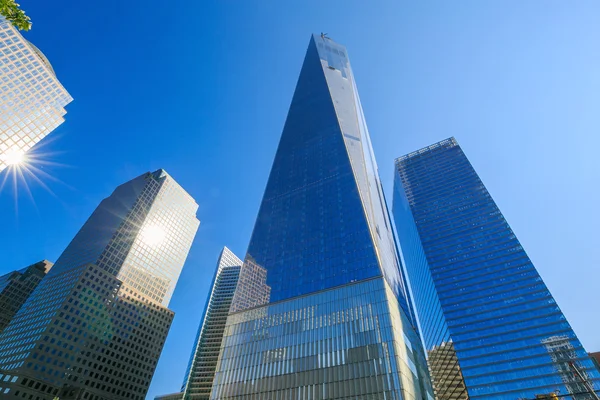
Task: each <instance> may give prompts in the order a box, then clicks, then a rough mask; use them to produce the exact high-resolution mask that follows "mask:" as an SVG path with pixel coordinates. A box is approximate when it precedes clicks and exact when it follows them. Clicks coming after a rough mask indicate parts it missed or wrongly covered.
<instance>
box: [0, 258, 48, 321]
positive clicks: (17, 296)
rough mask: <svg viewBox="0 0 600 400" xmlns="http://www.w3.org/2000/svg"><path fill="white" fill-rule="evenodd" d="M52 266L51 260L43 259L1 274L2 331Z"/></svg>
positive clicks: (0, 306) (0, 317)
mask: <svg viewBox="0 0 600 400" xmlns="http://www.w3.org/2000/svg"><path fill="white" fill-rule="evenodd" d="M51 267H52V263H51V262H50V261H47V260H43V261H40V262H37V263H35V264H32V265H30V266H28V267H25V268H23V269H20V270H18V271H13V272H9V273H8V274H6V275H3V276H0V333H2V331H3V330H4V328H6V326H7V325H8V323H9V322H10V321H11V320H12V318H13V317H14V316H15V314H16V313H17V311H19V309H20V308H21V306H22V305H23V304H24V303H25V301H26V300H27V298H28V297H29V295H30V294H31V292H33V290H34V289H35V288H36V287H37V285H38V284H39V283H40V281H41V280H42V278H43V277H44V276H46V273H48V271H49V270H50V268H51Z"/></svg>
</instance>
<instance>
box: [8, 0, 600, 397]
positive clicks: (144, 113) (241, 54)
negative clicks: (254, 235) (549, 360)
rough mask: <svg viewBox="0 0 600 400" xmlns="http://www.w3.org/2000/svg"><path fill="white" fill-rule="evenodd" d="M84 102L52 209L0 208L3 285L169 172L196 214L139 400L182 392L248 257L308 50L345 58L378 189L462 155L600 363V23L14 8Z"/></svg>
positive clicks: (87, 5) (58, 145)
mask: <svg viewBox="0 0 600 400" xmlns="http://www.w3.org/2000/svg"><path fill="white" fill-rule="evenodd" d="M20 3H22V6H23V7H24V8H25V9H26V10H27V12H28V13H29V14H30V16H31V18H32V20H33V29H32V31H31V32H30V33H27V34H26V37H27V38H28V39H29V40H31V41H32V42H33V43H34V44H35V45H36V46H38V47H39V48H40V49H41V50H42V51H43V52H44V53H45V54H46V56H47V57H48V58H49V60H50V61H51V63H52V64H53V66H54V69H55V70H56V73H57V74H58V77H59V79H60V80H61V81H62V83H63V84H64V86H65V87H66V88H67V89H68V90H69V92H70V93H71V95H72V96H73V97H74V99H75V100H74V101H73V103H71V104H70V105H69V106H68V107H67V111H68V114H67V116H66V118H67V121H66V123H65V124H63V125H62V126H61V127H60V128H59V129H58V130H57V131H56V132H55V133H53V134H52V135H50V136H49V137H48V138H47V139H48V140H44V141H43V142H42V143H40V144H41V145H42V146H40V149H39V152H40V153H45V156H44V157H45V158H46V159H48V160H49V161H55V162H59V163H62V164H65V165H66V166H47V167H44V169H45V171H47V172H48V173H50V174H52V175H53V176H55V177H56V178H57V179H59V180H60V181H62V182H63V183H59V182H54V181H48V180H46V182H47V184H48V186H49V187H50V189H51V190H52V192H53V193H54V195H55V196H53V195H51V194H50V193H49V192H48V191H46V190H45V189H44V188H43V187H41V186H40V185H39V184H35V183H33V182H31V186H32V188H31V191H32V197H33V200H31V199H30V198H29V197H27V196H25V195H23V194H24V193H22V192H21V193H20V195H19V197H18V198H17V205H18V209H17V207H16V205H15V196H14V193H13V192H12V191H11V190H8V189H6V188H5V189H4V190H3V191H2V192H1V193H0V225H1V226H2V229H0V243H1V248H0V250H1V254H2V262H1V263H0V273H5V272H8V271H10V270H14V269H17V268H21V267H23V266H25V265H28V264H30V263H33V262H35V261H38V260H40V259H43V258H47V259H49V260H52V261H54V260H56V259H57V257H58V256H59V254H60V253H61V251H62V250H63V249H64V248H65V247H66V245H67V244H68V242H69V241H70V240H71V238H72V237H73V236H74V234H75V233H76V232H77V230H78V229H79V228H80V227H81V225H82V224H83V222H84V221H85V220H86V219H87V217H88V216H89V215H90V213H91V212H92V211H93V209H94V208H95V207H96V206H97V205H98V203H99V202H100V200H101V199H103V198H104V197H106V196H108V195H109V194H110V192H111V191H112V190H113V189H114V188H115V187H116V186H117V185H118V184H120V183H123V182H125V181H127V180H129V179H131V178H133V177H135V176H137V175H139V174H141V173H143V172H145V171H153V170H155V169H158V168H164V169H166V170H167V171H168V172H169V173H170V174H171V175H172V176H173V177H174V178H175V179H176V180H177V181H178V182H179V183H180V184H181V185H183V187H185V188H186V189H187V190H188V192H189V193H190V194H191V195H192V196H194V198H195V199H196V201H197V202H198V204H199V205H200V208H199V210H198V217H199V219H200V220H201V225H200V229H199V231H198V235H197V236H196V240H195V243H194V246H193V248H192V251H191V252H190V256H189V258H188V261H187V264H186V266H185V268H184V270H183V273H182V276H181V279H180V281H179V285H178V287H177V290H176V291H175V295H174V297H173V300H172V301H171V305H170V307H171V308H172V309H173V310H174V311H175V312H176V317H175V321H174V323H173V326H172V328H171V332H170V334H169V338H168V340H167V343H166V346H165V348H164V351H163V354H162V357H161V360H160V362H159V365H158V368H157V370H156V374H155V376H154V380H153V383H152V386H151V388H150V392H149V394H148V398H149V399H152V398H153V397H154V395H157V394H162V393H168V392H175V391H177V390H178V389H179V386H180V384H181V380H182V378H183V373H184V370H185V367H186V364H187V361H188V357H189V355H190V351H191V346H192V342H193V340H194V336H195V333H196V329H197V327H198V323H199V319H200V316H201V313H202V308H203V306H204V301H205V299H206V293H207V290H208V287H209V284H210V280H211V278H212V275H213V272H214V267H215V262H216V259H217V256H218V253H219V251H220V249H221V247H222V246H223V245H227V246H229V247H230V248H231V249H232V250H233V251H234V252H236V253H237V254H238V255H239V256H240V257H243V256H244V252H245V250H246V247H247V244H248V241H249V238H250V234H251V231H252V227H253V224H254V220H255V218H256V213H257V211H258V206H259V202H260V199H261V197H262V192H263V190H264V186H265V184H266V180H267V177H268V173H269V169H270V166H271V163H272V160H273V157H274V154H275V150H276V146H277V143H278V140H279V136H280V133H281V129H282V126H283V123H284V119H285V116H286V113H287V108H288V106H289V103H290V101H291V97H292V93H293V90H294V86H295V83H296V79H297V77H298V74H299V71H300V67H301V63H302V59H303V57H304V52H305V50H306V47H307V45H308V40H309V37H310V34H311V33H313V32H317V33H319V32H321V31H324V32H328V33H329V35H330V36H331V37H332V38H334V39H335V40H336V41H338V42H340V43H342V44H345V45H346V46H347V47H348V53H349V56H350V60H351V63H352V65H353V69H354V73H355V76H356V79H357V82H358V87H359V91H360V94H361V100H362V104H363V107H364V109H365V114H366V117H367V121H368V124H369V129H370V132H371V135H372V141H373V145H374V148H375V153H376V157H377V160H378V163H379V167H380V173H381V176H382V179H383V181H384V185H385V188H386V192H387V193H388V195H390V194H391V193H392V191H391V183H392V173H393V160H394V158H395V157H397V156H400V155H402V154H405V153H407V152H410V151H413V150H416V149H418V148H421V147H423V146H426V145H429V144H431V143H433V142H436V141H438V140H441V139H444V138H447V137H449V136H455V137H456V138H457V139H458V141H459V142H460V144H461V145H462V147H463V149H464V150H465V151H466V153H467V155H468V156H469V158H470V159H471V162H472V163H473V164H474V166H475V169H476V170H477V171H478V172H479V174H480V175H481V177H482V179H483V181H484V182H485V184H486V185H487V187H488V189H489V190H490V192H491V193H492V196H493V197H494V198H495V200H496V201H497V202H498V204H499V206H500V209H501V210H502V211H503V212H504V214H505V216H506V218H507V219H508V221H509V223H510V224H511V225H512V227H513V228H514V230H515V231H516V233H517V235H518V237H519V238H520V240H521V242H522V243H523V245H524V247H525V249H526V250H527V251H528V253H529V255H530V256H531V258H532V259H533V261H534V264H535V265H536V266H537V268H538V269H539V271H540V273H541V275H542V276H543V278H544V279H545V281H546V283H547V284H548V286H549V287H550V289H551V291H552V293H553V294H554V296H555V297H556V299H557V301H558V303H559V305H560V306H561V307H562V309H563V311H564V312H565V314H566V315H567V318H568V319H569V320H570V322H571V324H572V325H573V327H574V329H575V331H576V332H577V334H578V335H579V337H580V338H581V339H582V341H583V344H584V346H586V348H587V349H588V350H600V336H599V335H598V329H599V328H600V319H598V312H597V309H598V307H597V306H598V300H597V299H598V285H599V278H600V272H599V271H600V269H599V266H600V255H599V254H600V253H599V252H598V250H597V249H598V243H599V239H600V235H599V234H598V226H600V216H599V213H598V204H600V189H599V186H598V183H599V182H600V161H599V157H598V156H597V154H598V148H600V112H599V111H598V110H599V109H600V51H598V50H599V48H600V47H599V43H600V24H599V23H598V21H599V20H600V3H599V2H598V1H596V0H590V1H577V2H565V1H558V0H539V1H534V0H530V1H506V0H501V1H480V0H473V1H437V2H433V1H418V2H417V1H387V2H383V1H348V0H346V1H343V2H342V1H334V0H329V1H298V2H293V1H263V2H254V1H242V0H235V1H234V0H222V1H192V0H185V1H178V2H165V1H160V2H159V1H156V0H144V1H141V0H134V1H126V2H123V1H116V0H108V1H103V2H94V1H81V0H62V1H61V0H52V1H34V0H21V1H20Z"/></svg>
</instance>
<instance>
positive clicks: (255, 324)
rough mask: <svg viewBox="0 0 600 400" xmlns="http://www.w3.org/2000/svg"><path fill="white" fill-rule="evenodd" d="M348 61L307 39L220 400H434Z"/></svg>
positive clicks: (244, 276)
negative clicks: (308, 41)
mask: <svg viewBox="0 0 600 400" xmlns="http://www.w3.org/2000/svg"><path fill="white" fill-rule="evenodd" d="M432 395H433V393H432V391H431V388H430V384H429V379H428V374H427V370H426V362H425V357H424V351H423V349H422V347H421V342H420V340H419V338H418V334H417V332H416V330H415V326H414V320H413V313H412V308H411V306H410V302H409V299H408V296H407V294H406V290H405V286H404V281H403V277H402V276H401V272H400V263H399V260H398V253H397V249H396V246H395V242H394V237H393V234H392V230H391V223H390V219H389V215H388V211H387V208H386V205H385V201H384V198H383V191H382V187H381V183H380V181H379V176H378V171H377V166H376V163H375V159H374V156H373V152H372V148H371V144H370V139H369V133H368V131H367V128H366V124H365V120H364V116H363V113H362V108H361V106H360V100H359V98H358V92H357V90H356V85H355V82H354V77H353V74H352V69H351V67H350V63H349V61H348V56H347V52H346V49H345V48H344V47H343V46H341V45H339V44H337V43H335V42H334V41H333V40H331V39H330V38H328V37H326V36H325V35H321V36H318V35H315V36H313V37H312V38H311V40H310V43H309V47H308V51H307V53H306V56H305V59H304V64H303V66H302V70H301V72H300V77H299V79H298V83H297V86H296V90H295V93H294V97H293V99H292V104H291V106H290V109H289V113H288V116H287V120H286V122H285V126H284V128H283V133H282V136H281V140H280V142H279V147H278V149H277V153H276V155H275V161H274V163H273V167H272V169H271V174H270V176H269V180H268V182H267V187H266V189H265V193H264V197H263V200H262V203H261V205H260V209H259V213H258V217H257V220H256V224H255V226H254V231H253V233H252V237H251V240H250V244H249V247H248V252H247V254H246V257H245V259H244V264H243V266H242V270H241V272H240V277H239V282H238V287H237V289H236V292H235V295H234V299H233V302H232V306H231V313H230V315H229V317H228V319H227V326H226V328H225V333H224V337H223V344H222V346H221V353H220V356H219V362H218V364H217V373H216V375H215V380H214V384H213V390H212V393H211V399H220V400H225V399H250V398H256V399H276V398H281V399H283V398H285V399H365V400H366V399H374V398H377V399H379V398H382V399H383V398H385V399H394V400H400V399H405V400H412V399H428V398H432Z"/></svg>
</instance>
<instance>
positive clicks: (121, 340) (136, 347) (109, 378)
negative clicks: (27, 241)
mask: <svg viewBox="0 0 600 400" xmlns="http://www.w3.org/2000/svg"><path fill="white" fill-rule="evenodd" d="M167 179H172V178H170V177H169V176H168V175H166V173H164V171H162V170H159V171H156V172H155V173H152V174H150V173H148V174H144V175H142V176H140V177H138V178H136V179H133V180H131V181H130V182H127V183H125V184H123V185H121V186H119V187H118V188H117V189H116V190H115V191H114V192H113V194H112V195H111V196H109V197H108V198H107V199H105V200H103V201H102V203H101V204H100V206H99V207H98V208H97V209H96V210H95V211H94V213H93V214H92V216H91V217H90V218H89V219H88V221H87V222H86V223H85V224H84V226H83V227H82V229H81V230H80V231H79V232H78V234H77V235H76V236H75V238H74V239H73V241H72V242H71V243H70V244H69V246H68V247H67V249H66V250H65V251H64V252H63V254H62V255H61V256H60V257H59V259H58V261H57V262H56V264H55V266H54V267H53V268H52V269H51V270H50V272H49V273H48V274H47V275H46V277H45V278H44V280H43V281H42V282H41V283H40V284H39V285H38V287H37V288H36V289H35V290H34V291H33V293H32V294H31V296H30V297H29V299H28V300H27V302H26V303H25V304H24V305H23V307H22V308H21V310H20V311H19V312H18V313H17V315H16V316H15V318H14V319H13V321H12V322H11V323H10V324H9V326H8V327H7V328H6V329H5V330H4V332H3V333H2V335H0V373H2V374H4V375H5V376H9V375H10V376H11V378H10V379H11V385H9V386H8V387H6V388H5V389H4V390H8V391H7V392H6V393H7V394H6V396H8V397H7V398H14V399H20V398H28V399H34V400H40V399H43V400H46V399H48V400H50V399H53V398H54V396H56V395H58V396H59V397H60V398H61V399H86V400H113V399H119V400H125V399H130V400H142V399H144V397H145V394H146V391H147V390H148V387H149V385H150V380H151V378H152V375H153V373H154V369H155V368H156V363H157V362H158V358H159V356H160V352H161V351H162V347H163V344H164V341H165V339H166V336H167V333H168V330H169V327H170V325H171V322H172V319H173V312H172V311H170V310H169V309H168V308H166V307H165V305H163V304H162V302H164V301H165V298H162V297H160V298H158V299H157V298H155V297H154V296H151V295H149V294H147V292H142V291H140V290H139V288H137V287H134V286H133V284H134V283H136V282H138V281H136V280H129V281H128V280H124V279H121V278H120V272H121V270H122V269H123V266H124V264H125V262H126V261H127V260H128V259H129V255H130V253H131V251H132V249H133V248H134V244H135V243H137V242H136V240H137V239H138V238H139V236H141V231H142V229H143V227H144V226H146V225H145V222H146V217H147V216H148V215H153V207H154V203H151V202H149V201H148V198H147V194H148V193H152V194H153V195H154V196H156V197H157V198H156V199H155V202H160V199H158V197H159V196H160V193H161V191H160V189H158V190H157V189H156V185H155V184H154V183H155V182H158V183H161V182H162V183H164V182H165V180H167ZM176 200H178V201H176ZM170 201H171V202H172V204H173V207H174V208H177V207H180V206H181V205H182V204H184V206H183V207H182V208H185V209H186V210H193V211H195V209H196V208H195V207H197V205H196V204H195V202H194V201H193V199H191V197H189V195H187V193H186V194H185V196H181V197H179V198H178V199H171V200H170ZM186 202H187V203H188V204H187V205H185V203H186ZM189 203H191V204H189ZM140 204H143V205H144V207H145V208H144V207H140V208H137V207H138V206H140ZM159 205H160V203H159ZM139 210H143V212H140V211H139ZM173 214H174V215H178V217H179V218H183V216H182V215H180V214H177V211H176V210H174V211H173ZM186 217H187V218H190V219H192V221H191V222H190V221H182V222H181V226H183V227H184V228H183V230H184V231H185V227H186V226H188V225H190V224H191V225H192V226H195V227H196V228H197V226H198V220H197V219H196V218H195V214H194V213H193V212H192V213H191V214H188V215H187V216H186ZM132 221H133V222H135V224H134V223H133V222H132ZM154 221H155V220H153V222H154ZM165 224H168V223H166V222H165ZM160 228H161V230H162V232H168V230H169V229H172V228H171V227H169V226H164V227H163V226H160ZM194 233H195V231H194ZM164 241H166V242H168V241H169V239H168V234H164V235H162V234H161V235H158V236H152V237H149V238H147V241H146V243H148V244H150V243H152V244H153V245H155V246H157V247H158V248H160V249H164V251H169V249H173V251H182V252H184V256H183V259H185V255H187V251H188V250H189V246H188V248H184V249H181V248H176V247H175V248H174V247H170V246H166V247H161V243H163V242H164ZM190 242H191V240H190ZM136 257H138V258H140V259H142V260H144V262H146V263H147V264H145V265H147V266H148V267H149V268H150V267H153V264H152V263H157V262H163V261H164V260H170V259H172V258H170V257H168V258H159V257H156V256H155V255H152V254H149V255H148V257H144V255H143V254H136ZM183 259H182V261H181V264H183ZM158 267H159V268H167V269H170V270H177V269H179V270H180V269H181V267H182V265H175V264H166V265H161V266H158ZM157 269H158V268H154V270H157ZM154 270H151V271H150V272H148V273H149V274H150V273H154ZM178 274H179V272H178V271H177V275H178ZM174 284H175V282H174V283H173V285H174ZM150 293H151V292H150ZM161 301H162V302H161ZM15 377H16V378H15ZM12 379H15V381H14V382H13V381H12ZM29 396H31V397H29Z"/></svg>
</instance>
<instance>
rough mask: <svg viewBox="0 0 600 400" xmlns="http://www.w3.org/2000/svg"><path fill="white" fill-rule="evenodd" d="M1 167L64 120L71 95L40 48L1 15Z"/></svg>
mask: <svg viewBox="0 0 600 400" xmlns="http://www.w3.org/2000/svg"><path fill="white" fill-rule="evenodd" d="M0 50H1V51H0V93H1V95H0V171H2V170H3V169H5V168H6V167H7V166H9V165H11V164H13V163H16V162H17V161H18V160H19V159H20V158H21V157H22V156H23V155H24V154H25V152H27V151H28V150H29V149H30V148H31V147H33V146H34V145H35V144H36V143H37V142H39V141H40V140H42V139H43V138H44V137H46V136H47V135H48V134H49V133H50V132H52V131H53V130H54V129H56V127H57V126H58V125H60V124H62V123H63V121H64V115H65V113H66V111H65V108H64V107H65V106H66V105H67V104H69V103H70V102H71V101H72V100H73V99H72V98H71V96H70V95H69V93H67V91H66V90H65V88H64V87H63V86H62V85H61V83H60V82H59V80H58V78H57V77H56V74H55V73H54V70H53V69H52V65H50V62H49V61H48V59H47V58H46V57H45V56H44V54H42V52H41V51H40V50H39V49H38V48H37V47H35V46H34V45H33V44H31V43H29V42H28V41H27V40H25V39H24V38H23V36H21V34H20V33H19V31H18V30H17V29H16V28H15V27H14V26H12V24H11V23H10V22H8V21H7V20H6V19H5V18H4V17H3V16H1V15H0Z"/></svg>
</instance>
